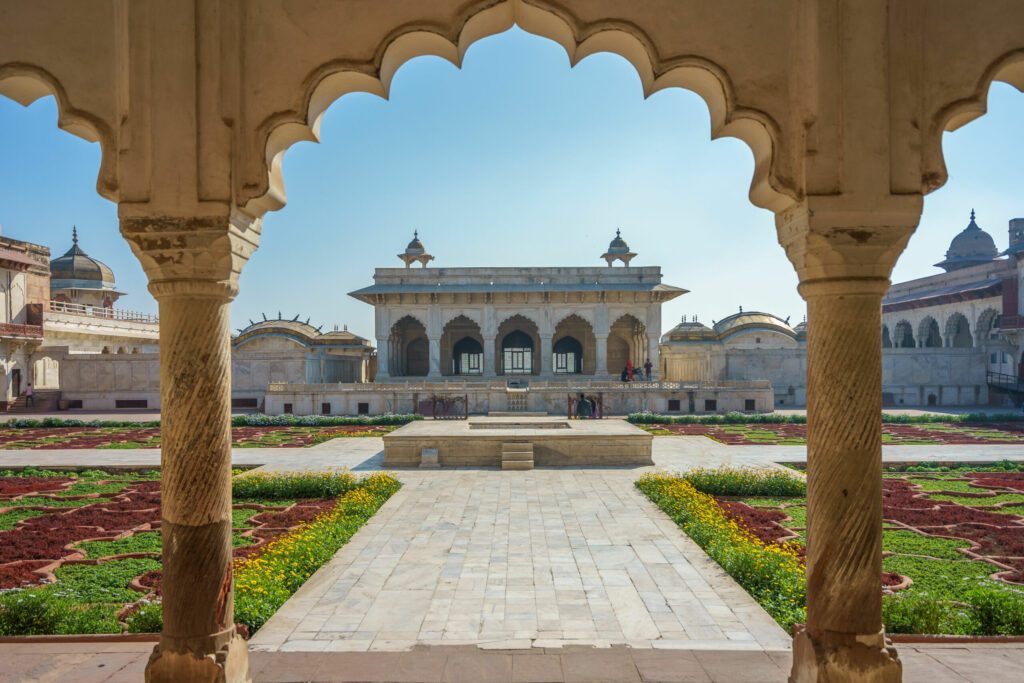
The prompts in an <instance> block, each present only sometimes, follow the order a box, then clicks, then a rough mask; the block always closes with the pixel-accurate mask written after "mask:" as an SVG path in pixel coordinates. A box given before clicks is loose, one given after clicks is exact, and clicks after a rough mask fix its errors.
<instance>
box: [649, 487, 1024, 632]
mask: <svg viewBox="0 0 1024 683" xmlns="http://www.w3.org/2000/svg"><path fill="white" fill-rule="evenodd" d="M988 470H989V471H984V472H979V471H967V470H957V471H951V472H950V471H947V472H941V471H930V472H890V473H887V474H886V478H885V480H884V482H883V518H884V522H883V524H884V527H883V534H882V544H883V551H884V559H883V567H882V568H883V574H882V576H881V577H880V581H879V589H880V590H882V591H883V592H884V593H885V594H886V597H885V598H884V600H883V611H884V619H885V623H886V629H887V631H888V632H890V633H924V634H949V635H979V636H997V635H999V636H1010V635H1012V636H1019V635H1024V517H1022V516H1021V515H1019V514H1016V513H1015V512H1014V510H1016V512H1022V513H1024V476H1022V474H1021V473H1020V472H1013V471H1010V472H1007V471H1001V470H1000V469H999V468H988ZM759 476H761V477H764V478H765V485H764V486H762V487H760V489H759V490H755V489H757V487H755V486H753V485H752V483H751V481H749V480H750V479H756V478H758V477H759ZM746 478H747V479H748V481H746V482H745V483H744V484H743V485H742V486H740V485H739V484H738V483H737V475H736V470H719V471H697V472H694V473H686V474H683V475H680V476H672V475H667V474H656V475H648V476H645V477H643V478H641V479H640V480H639V481H638V482H637V487H638V488H640V490H641V491H643V492H644V493H645V494H647V495H648V497H650V498H651V499H652V500H654V501H655V502H656V503H657V504H658V505H659V507H661V508H662V509H663V510H664V511H665V512H666V513H668V514H669V515H670V516H671V517H672V518H673V519H674V520H675V521H676V522H677V523H678V524H679V525H680V526H681V527H682V528H683V529H684V531H686V532H687V533H688V534H690V536H692V537H693V538H694V540H696V541H697V542H698V544H699V545H701V547H704V548H705V550H706V551H707V552H708V554H709V555H710V556H711V557H712V558H713V559H715V560H716V561H718V562H719V564H721V565H722V566H723V568H725V569H726V571H728V572H729V573H730V574H731V575H732V576H733V577H734V578H736V579H737V581H738V582H739V583H740V584H741V585H743V586H744V588H746V589H747V590H748V591H749V592H750V593H751V595H753V597H754V598H755V599H757V600H758V602H760V603H761V604H762V606H764V607H765V609H766V610H767V611H768V612H769V613H770V614H772V616H773V617H774V618H775V619H776V620H777V621H779V623H780V624H781V625H783V627H785V628H786V629H787V630H788V629H790V628H791V627H792V626H793V624H795V623H800V622H801V621H802V612H803V609H804V600H805V596H804V594H803V590H804V578H803V572H804V567H803V562H804V560H803V556H804V543H805V541H806V524H807V514H806V507H805V505H806V499H805V498H804V497H803V496H802V495H794V493H797V492H795V491H793V490H792V488H793V486H799V485H801V484H802V481H800V480H794V481H797V482H799V483H797V484H794V485H793V486H786V487H780V486H779V484H778V482H777V481H772V480H771V479H772V478H775V479H777V475H775V474H772V475H770V476H769V475H757V474H754V475H750V474H747V475H746ZM705 490H710V493H714V494H715V495H716V496H717V497H713V496H712V495H710V493H708V492H704V491H705ZM724 539H730V540H729V542H725V540H724ZM772 550H774V551H775V552H776V553H781V554H785V555H786V556H787V557H789V558H791V559H792V561H791V562H785V563H781V562H778V561H776V562H774V563H767V562H765V561H764V560H763V557H762V556H763V555H764V554H765V553H767V552H769V551H772ZM752 568H756V569H752ZM777 595H787V596H791V597H792V599H793V602H785V603H783V604H781V605H780V603H779V601H778V599H777V598H776V597H775V596H777Z"/></svg>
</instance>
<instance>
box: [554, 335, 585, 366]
mask: <svg viewBox="0 0 1024 683" xmlns="http://www.w3.org/2000/svg"><path fill="white" fill-rule="evenodd" d="M554 353H555V357H554V360H553V362H552V364H551V366H552V369H553V370H554V372H555V374H556V375H574V374H579V373H581V372H583V344H581V343H580V342H579V340H578V339H576V338H575V337H568V336H566V337H562V338H561V339H559V340H558V341H556V342H555V346H554Z"/></svg>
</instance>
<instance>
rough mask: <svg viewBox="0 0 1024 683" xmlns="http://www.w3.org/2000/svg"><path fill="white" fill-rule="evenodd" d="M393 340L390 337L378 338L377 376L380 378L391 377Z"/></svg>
mask: <svg viewBox="0 0 1024 683" xmlns="http://www.w3.org/2000/svg"><path fill="white" fill-rule="evenodd" d="M390 351H391V340H390V339H389V338H388V337H384V338H383V339H381V338H379V337H378V338H377V377H376V379H377V380H378V381H379V380H387V379H388V378H390V377H391V372H390V370H391V365H390V363H391V354H390Z"/></svg>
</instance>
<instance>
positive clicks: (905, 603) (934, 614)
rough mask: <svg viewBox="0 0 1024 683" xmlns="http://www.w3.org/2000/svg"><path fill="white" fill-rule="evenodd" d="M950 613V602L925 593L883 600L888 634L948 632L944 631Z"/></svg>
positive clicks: (887, 597)
mask: <svg viewBox="0 0 1024 683" xmlns="http://www.w3.org/2000/svg"><path fill="white" fill-rule="evenodd" d="M948 611H949V604H948V601H945V600H936V599H935V598H934V597H932V596H930V595H929V594H928V593H924V592H921V593H896V594H895V595H887V596H886V597H885V598H884V599H883V600H882V621H883V622H884V623H885V630H886V631H887V632H888V633H922V634H936V633H944V632H948V629H946V630H944V629H943V622H944V621H946V617H947V612H948Z"/></svg>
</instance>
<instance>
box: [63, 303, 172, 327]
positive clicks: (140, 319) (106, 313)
mask: <svg viewBox="0 0 1024 683" xmlns="http://www.w3.org/2000/svg"><path fill="white" fill-rule="evenodd" d="M46 310H48V311H50V312H51V313H67V314H69V315H83V316H88V317H90V318H102V319H104V320H124V321H127V322H134V323H147V324H152V325H155V324H157V323H159V322H160V318H159V316H157V315H154V314H152V313H142V312H140V311H128V310H125V309H123V308H104V307H103V306H90V305H88V304H75V303H70V302H68V301H50V302H49V303H48V304H47V306H46Z"/></svg>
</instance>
